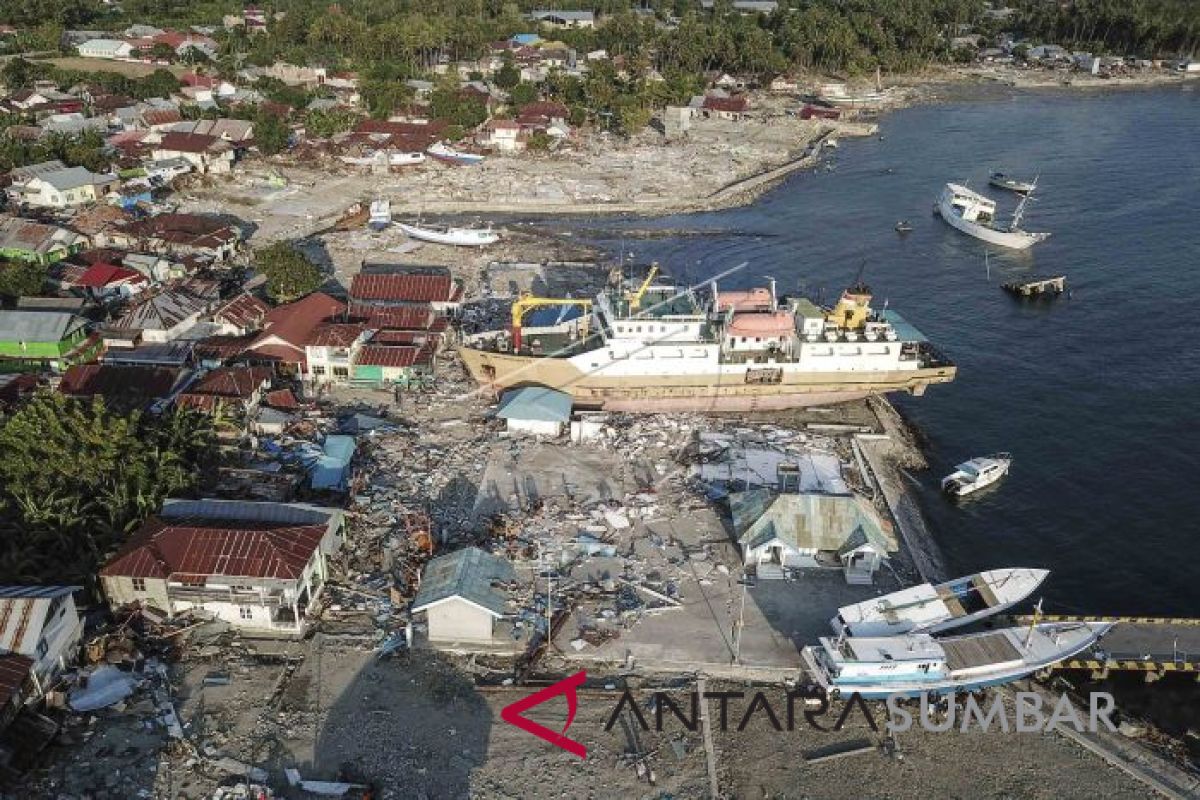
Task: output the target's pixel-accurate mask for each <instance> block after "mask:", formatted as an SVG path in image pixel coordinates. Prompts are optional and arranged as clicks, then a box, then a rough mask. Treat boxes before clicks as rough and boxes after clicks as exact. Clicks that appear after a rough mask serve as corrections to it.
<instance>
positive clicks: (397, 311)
mask: <svg viewBox="0 0 1200 800" xmlns="http://www.w3.org/2000/svg"><path fill="white" fill-rule="evenodd" d="M347 316H349V317H350V318H351V319H355V320H361V321H363V322H364V323H366V326H367V327H368V328H376V329H385V328H398V329H402V330H417V331H424V330H428V329H429V328H430V327H431V326H432V325H433V324H434V322H435V320H436V319H437V317H438V315H437V312H435V311H434V310H433V308H432V307H431V306H428V305H421V304H416V303H414V304H413V305H408V306H373V305H371V304H369V303H351V304H350V308H349V310H348V311H347Z"/></svg>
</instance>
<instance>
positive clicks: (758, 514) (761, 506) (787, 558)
mask: <svg viewBox="0 0 1200 800" xmlns="http://www.w3.org/2000/svg"><path fill="white" fill-rule="evenodd" d="M729 500H730V503H729V504H730V509H731V512H732V516H733V527H734V531H735V533H737V534H738V544H739V545H740V546H741V550H742V558H743V561H744V563H745V564H746V565H748V566H754V567H755V569H756V572H757V575H758V577H759V578H772V577H783V574H784V568H785V567H792V568H815V567H829V568H839V569H841V570H842V572H843V574H844V575H845V578H846V582H847V583H851V584H870V583H872V582H873V581H874V575H875V572H876V570H878V569H879V567H880V566H881V565H882V564H883V562H884V561H885V560H886V559H887V558H888V556H889V554H890V553H894V552H896V551H897V550H898V549H899V543H898V542H897V541H896V537H895V534H894V532H893V531H892V527H891V525H890V524H889V523H888V522H887V521H885V520H884V519H883V518H882V517H880V515H879V512H877V511H876V510H875V507H874V506H873V505H871V502H870V501H869V500H868V499H867V498H865V497H862V496H861V495H857V494H777V493H776V492H774V491H772V490H769V489H755V490H751V491H748V492H738V493H735V494H733V495H730V498H729Z"/></svg>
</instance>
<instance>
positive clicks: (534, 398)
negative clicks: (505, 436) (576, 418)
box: [496, 386, 571, 437]
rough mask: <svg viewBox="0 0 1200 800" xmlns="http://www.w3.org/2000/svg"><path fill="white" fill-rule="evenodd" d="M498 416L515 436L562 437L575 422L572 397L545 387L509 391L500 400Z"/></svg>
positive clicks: (526, 387) (524, 387) (528, 387)
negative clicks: (571, 421)
mask: <svg viewBox="0 0 1200 800" xmlns="http://www.w3.org/2000/svg"><path fill="white" fill-rule="evenodd" d="M496 416H497V417H498V418H500V419H503V420H505V421H507V422H508V430H509V431H510V432H513V433H527V434H533V435H535V436H554V437H557V436H561V435H562V432H563V428H564V426H566V424H567V422H568V421H569V420H570V419H571V395H569V394H567V393H566V392H560V391H558V390H557V389H550V388H547V387H545V386H522V387H521V388H519V389H509V390H508V391H507V392H505V393H504V395H503V396H502V397H501V398H500V407H499V408H498V409H496Z"/></svg>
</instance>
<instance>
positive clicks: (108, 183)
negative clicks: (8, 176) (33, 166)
mask: <svg viewBox="0 0 1200 800" xmlns="http://www.w3.org/2000/svg"><path fill="white" fill-rule="evenodd" d="M119 183H120V181H119V179H118V178H117V176H116V175H101V174H98V173H95V172H92V171H90V170H89V169H87V168H86V167H66V168H64V169H60V170H55V171H53V172H42V173H40V174H38V175H35V176H33V177H31V178H30V179H29V180H27V181H25V182H24V183H23V184H22V185H21V186H20V188H19V192H18V193H17V198H18V201H19V202H21V203H24V204H25V205H27V206H32V207H35V208H69V207H72V206H82V205H87V204H89V203H95V202H96V201H98V200H102V199H104V198H105V197H106V196H107V195H108V194H109V193H110V192H111V191H113V189H115V188H116V187H117V185H118V184H119ZM11 191H12V190H10V192H11Z"/></svg>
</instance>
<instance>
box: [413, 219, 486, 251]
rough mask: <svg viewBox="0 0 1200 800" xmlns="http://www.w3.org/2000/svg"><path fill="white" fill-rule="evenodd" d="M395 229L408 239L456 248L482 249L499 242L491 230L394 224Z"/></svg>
mask: <svg viewBox="0 0 1200 800" xmlns="http://www.w3.org/2000/svg"><path fill="white" fill-rule="evenodd" d="M396 227H397V228H399V229H400V230H402V231H403V232H404V235H405V236H408V237H409V238H410V239H419V240H421V241H422V242H432V243H434V244H450V245H454V246H456V247H482V246H484V245H488V244H494V243H495V242H498V241H500V234H498V233H496V232H495V231H494V230H492V229H491V228H457V227H454V226H452V225H445V226H437V227H434V226H428V225H413V224H407V223H403V222H399V223H396Z"/></svg>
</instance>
